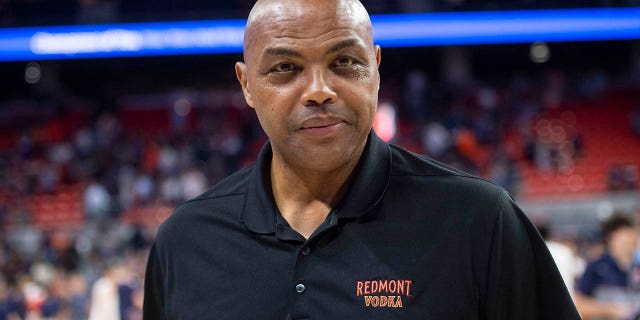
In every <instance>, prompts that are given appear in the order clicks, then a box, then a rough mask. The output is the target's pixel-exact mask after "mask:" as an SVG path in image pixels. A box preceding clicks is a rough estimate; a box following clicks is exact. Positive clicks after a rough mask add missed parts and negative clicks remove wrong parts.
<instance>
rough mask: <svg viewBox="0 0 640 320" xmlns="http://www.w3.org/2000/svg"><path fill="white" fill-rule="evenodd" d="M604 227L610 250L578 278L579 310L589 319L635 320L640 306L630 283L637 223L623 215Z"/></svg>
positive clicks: (592, 262) (606, 250)
mask: <svg viewBox="0 0 640 320" xmlns="http://www.w3.org/2000/svg"><path fill="white" fill-rule="evenodd" d="M601 228H602V238H603V240H604V242H605V247H606V249H605V252H604V253H603V254H602V255H601V256H600V257H599V258H598V259H596V260H594V261H591V262H590V263H589V264H588V265H587V268H586V269H585V272H584V274H583V275H582V277H580V279H578V283H577V286H576V291H575V297H574V298H575V303H576V307H577V308H578V311H579V312H580V313H581V315H582V317H583V318H584V319H585V320H588V319H624V320H626V319H633V317H634V316H635V313H636V312H637V310H638V305H639V304H640V300H639V298H640V296H639V295H638V292H637V291H636V290H633V288H632V287H631V285H630V281H629V276H630V268H631V266H632V263H633V257H634V253H635V250H636V247H637V241H638V236H637V231H636V229H635V228H634V224H633V220H632V219H631V218H630V217H628V216H626V215H624V214H620V213H616V214H614V215H612V216H611V217H610V218H608V219H607V220H605V221H604V222H603V223H602V226H601Z"/></svg>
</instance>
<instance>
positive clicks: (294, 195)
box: [271, 153, 359, 239]
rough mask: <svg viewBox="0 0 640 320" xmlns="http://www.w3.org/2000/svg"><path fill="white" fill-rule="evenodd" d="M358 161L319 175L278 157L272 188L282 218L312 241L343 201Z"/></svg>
mask: <svg viewBox="0 0 640 320" xmlns="http://www.w3.org/2000/svg"><path fill="white" fill-rule="evenodd" d="M358 160H359V157H358V158H356V159H353V160H352V161H349V162H348V163H346V164H344V165H343V166H341V167H339V168H336V169H334V170H331V171H319V170H313V169H310V168H305V167H296V166H291V165H289V164H288V163H287V162H286V161H284V159H282V158H281V157H279V156H277V155H276V154H275V153H274V155H273V160H272V162H271V188H272V191H273V197H274V200H275V202H276V205H277V207H278V210H279V211H280V213H281V214H282V217H283V218H284V219H285V220H286V221H287V222H288V223H289V225H290V226H291V227H292V228H293V229H294V230H296V231H297V232H298V233H300V234H301V235H302V236H303V237H305V238H307V239H308V238H309V237H310V236H311V234H313V232H314V231H315V230H316V229H317V228H318V227H319V226H320V225H321V224H322V222H323V221H324V220H325V219H326V217H327V215H328V214H329V212H330V211H331V209H332V208H333V207H334V206H335V205H336V204H337V203H338V201H340V199H341V198H342V196H343V194H344V193H345V191H346V189H347V186H348V185H349V182H350V181H351V178H352V175H353V172H354V170H355V167H356V165H357V164H358Z"/></svg>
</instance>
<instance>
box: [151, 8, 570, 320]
mask: <svg viewBox="0 0 640 320" xmlns="http://www.w3.org/2000/svg"><path fill="white" fill-rule="evenodd" d="M380 60H381V53H380V47H378V46H375V45H374V43H373V39H372V32H371V22H370V20H369V16H368V14H367V12H366V10H365V9H364V7H363V6H362V5H361V4H360V2H359V1H356V0H305V1H299V0H298V1H296V0H261V1H258V2H257V3H256V5H255V6H254V8H253V9H252V11H251V13H250V15H249V18H248V21H247V26H246V31H245V42H244V62H238V63H237V64H236V74H237V77H238V80H239V82H240V85H241V87H242V92H243V94H244V97H245V99H246V102H247V104H248V105H249V106H250V107H251V108H253V109H254V110H255V112H256V114H257V116H258V119H259V120H260V124H261V125H262V127H263V129H264V131H265V132H266V134H267V136H268V137H269V142H267V143H266V144H265V146H264V147H263V149H262V150H261V152H260V154H259V156H258V159H257V161H256V163H255V164H254V165H252V166H249V167H247V168H245V169H243V170H241V171H239V172H237V173H235V174H233V175H231V176H230V177H228V178H227V179H225V180H224V181H222V182H220V183H219V184H217V185H216V186H214V187H213V188H212V189H211V190H209V191H208V192H206V193H204V194H203V195H200V196H198V197H196V198H195V199H192V200H190V201H187V202H185V203H183V204H180V205H179V206H178V207H177V208H176V210H175V212H174V213H173V215H172V216H171V217H170V218H169V219H167V221H166V222H164V223H163V225H162V226H161V228H160V230H159V232H158V235H157V239H156V242H155V243H154V246H153V248H152V250H151V253H150V256H149V262H148V266H147V273H146V280H145V303H144V317H145V319H149V320H151V319H234V320H237V319H438V320H442V319H465V320H467V319H491V320H495V319H518V320H522V319H579V316H578V315H577V313H576V311H575V308H574V306H573V304H572V302H571V299H570V297H569V294H568V292H567V290H566V288H565V286H564V283H563V282H562V278H561V277H560V275H559V273H558V271H557V269H556V267H555V265H554V263H553V260H552V258H551V256H550V254H549V252H548V250H547V249H546V247H545V244H544V242H543V241H542V239H541V238H540V237H539V235H538V233H537V231H536V229H535V228H534V227H533V226H532V224H531V223H530V222H529V221H528V220H527V218H526V217H525V215H524V214H523V213H522V211H521V210H520V209H519V208H518V207H517V205H516V204H515V203H514V201H513V200H512V199H511V197H510V196H509V195H508V194H507V193H506V192H505V191H504V190H502V189H501V188H499V187H497V186H495V185H493V184H491V183H490V182H487V181H485V180H482V179H479V178H476V177H473V176H470V175H468V174H466V173H463V172H460V171H458V170H455V169H452V168H450V167H447V166H445V165H443V164H440V163H437V162H435V161H433V160H430V159H428V158H426V157H422V156H419V155H415V154H412V153H410V152H408V151H406V150H403V149H401V148H399V147H396V146H393V145H389V144H386V143H385V142H383V141H381V140H380V139H379V138H378V137H377V136H376V135H375V133H374V132H373V131H372V129H371V128H372V124H373V119H374V115H375V111H376V105H377V96H378V89H379V84H380V76H379V73H378V67H379V65H380Z"/></svg>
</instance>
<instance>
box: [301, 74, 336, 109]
mask: <svg viewBox="0 0 640 320" xmlns="http://www.w3.org/2000/svg"><path fill="white" fill-rule="evenodd" d="M308 71H309V74H308V75H307V83H306V87H305V90H304V93H303V94H302V104H304V105H305V106H307V107H313V106H318V105H322V104H333V103H336V101H337V100H338V95H337V94H336V92H335V91H334V90H333V88H332V85H331V83H330V81H328V80H329V76H328V75H327V74H326V73H327V72H328V71H327V70H323V69H322V68H320V67H318V68H310V70H308Z"/></svg>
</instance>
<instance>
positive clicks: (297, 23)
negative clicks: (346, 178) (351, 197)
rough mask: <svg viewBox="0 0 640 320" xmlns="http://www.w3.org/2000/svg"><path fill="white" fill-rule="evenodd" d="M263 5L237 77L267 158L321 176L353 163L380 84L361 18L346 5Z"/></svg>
mask: <svg viewBox="0 0 640 320" xmlns="http://www.w3.org/2000/svg"><path fill="white" fill-rule="evenodd" d="M266 2H267V3H268V4H263V7H265V8H261V9H263V10H262V11H260V12H259V14H255V16H254V21H253V24H252V25H251V27H250V28H249V27H248V28H247V35H246V37H247V38H246V40H245V63H244V64H243V63H238V64H237V65H236V72H237V75H238V79H239V80H240V83H241V85H242V87H243V92H244V94H245V98H246V100H247V103H248V104H249V105H250V106H251V107H252V108H254V109H255V110H256V113H257V115H258V119H259V120H260V123H261V125H262V127H263V129H264V130H265V132H266V134H267V136H269V139H270V141H271V144H272V146H273V152H274V157H280V159H281V160H284V162H285V163H287V164H288V165H292V166H299V167H304V168H307V169H311V170H320V171H325V172H326V171H331V170H335V169H338V168H340V167H341V166H342V165H344V164H346V163H347V162H348V161H349V160H353V159H356V161H357V158H359V156H360V152H361V151H362V149H363V148H364V144H365V142H366V138H367V135H368V133H369V131H370V129H371V126H372V123H373V119H374V115H375V110H376V105H377V99H378V88H379V82H380V79H379V74H378V66H379V63H380V49H379V47H374V46H373V44H372V40H371V33H370V25H369V22H368V17H366V16H365V17H364V18H365V19H363V17H362V15H361V13H362V12H360V14H358V12H353V10H352V9H350V6H351V4H348V3H347V2H348V1H328V0H312V1H286V0H275V1H266ZM254 10H256V9H255V8H254ZM356 11H357V10H356ZM250 20H251V18H250ZM250 23H251V22H250Z"/></svg>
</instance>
